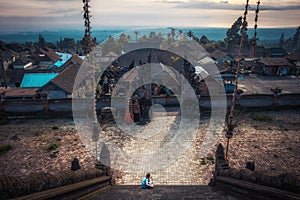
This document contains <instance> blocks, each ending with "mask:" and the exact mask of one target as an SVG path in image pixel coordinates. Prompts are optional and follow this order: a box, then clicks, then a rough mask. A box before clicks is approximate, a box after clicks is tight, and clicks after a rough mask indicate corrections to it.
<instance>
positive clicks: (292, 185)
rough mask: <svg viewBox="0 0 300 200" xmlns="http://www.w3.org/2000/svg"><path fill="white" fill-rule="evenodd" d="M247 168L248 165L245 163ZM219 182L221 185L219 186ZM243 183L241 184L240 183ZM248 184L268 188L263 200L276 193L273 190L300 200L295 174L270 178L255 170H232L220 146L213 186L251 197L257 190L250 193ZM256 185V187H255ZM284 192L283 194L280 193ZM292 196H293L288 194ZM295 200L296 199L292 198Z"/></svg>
mask: <svg viewBox="0 0 300 200" xmlns="http://www.w3.org/2000/svg"><path fill="white" fill-rule="evenodd" d="M245 166H246V163H245ZM219 177H221V178H219ZM222 177H226V178H227V179H226V183H225V184H224V181H222V180H221V179H222ZM218 181H219V182H220V184H218ZM239 181H241V182H239ZM245 181H246V182H248V183H250V184H252V188H256V189H257V188H260V187H262V186H268V187H265V188H264V191H263V192H262V194H263V195H266V196H265V197H262V198H263V199H268V197H267V195H268V194H271V193H274V190H272V188H276V189H279V190H277V191H276V192H278V194H280V195H282V196H285V195H286V193H285V192H284V191H287V192H291V193H292V196H294V195H293V194H295V196H296V197H295V198H296V199H298V198H299V199H300V195H299V194H300V178H299V177H296V176H294V175H293V174H289V173H283V174H280V175H278V176H269V175H266V174H263V173H261V172H256V171H255V170H253V171H251V170H249V169H234V168H230V166H229V164H228V162H226V160H225V156H224V148H223V146H222V144H219V145H218V148H217V151H216V163H215V171H214V178H213V179H212V180H211V183H210V184H211V185H213V186H215V185H217V186H218V185H219V186H220V187H221V188H223V189H225V190H228V189H229V188H231V189H230V190H231V191H240V192H239V193H240V194H243V193H244V194H245V193H247V195H251V193H254V191H255V189H254V190H253V191H249V188H245V187H244V185H245V184H244V182H245ZM226 184H227V185H230V187H227V186H226ZM253 185H254V186H253ZM234 187H235V188H238V189H234ZM243 190H245V191H246V190H247V191H246V192H243ZM280 191H282V192H280ZM258 193H259V191H257V193H256V194H253V197H254V196H255V197H257V195H258ZM287 195H289V196H290V195H291V194H287ZM292 199H294V198H292Z"/></svg>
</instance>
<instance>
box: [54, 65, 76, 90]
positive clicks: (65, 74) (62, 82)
mask: <svg viewBox="0 0 300 200" xmlns="http://www.w3.org/2000/svg"><path fill="white" fill-rule="evenodd" d="M79 68H80V65H78V64H72V65H70V66H69V67H67V68H66V69H65V70H63V71H62V72H61V73H60V74H59V75H58V76H56V77H55V78H54V79H53V80H51V82H50V83H49V84H51V83H53V84H55V85H56V86H58V87H60V88H61V89H63V90H64V91H66V92H68V93H69V94H72V91H73V85H74V82H75V79H76V75H77V72H78V70H79Z"/></svg>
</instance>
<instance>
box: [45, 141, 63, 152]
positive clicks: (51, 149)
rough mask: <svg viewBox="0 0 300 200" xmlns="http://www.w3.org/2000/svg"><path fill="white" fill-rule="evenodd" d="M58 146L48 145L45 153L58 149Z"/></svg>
mask: <svg viewBox="0 0 300 200" xmlns="http://www.w3.org/2000/svg"><path fill="white" fill-rule="evenodd" d="M59 146H60V145H59V144H55V143H53V144H50V145H49V146H48V147H47V151H48V152H50V151H54V150H56V149H58V148H59Z"/></svg>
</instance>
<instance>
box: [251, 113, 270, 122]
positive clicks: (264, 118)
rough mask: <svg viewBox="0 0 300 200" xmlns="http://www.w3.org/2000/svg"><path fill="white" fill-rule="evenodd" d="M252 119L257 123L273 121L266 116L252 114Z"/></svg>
mask: <svg viewBox="0 0 300 200" xmlns="http://www.w3.org/2000/svg"><path fill="white" fill-rule="evenodd" d="M252 119H253V120H255V121H259V122H271V121H273V119H272V118H271V117H269V116H267V115H263V114H254V115H253V116H252Z"/></svg>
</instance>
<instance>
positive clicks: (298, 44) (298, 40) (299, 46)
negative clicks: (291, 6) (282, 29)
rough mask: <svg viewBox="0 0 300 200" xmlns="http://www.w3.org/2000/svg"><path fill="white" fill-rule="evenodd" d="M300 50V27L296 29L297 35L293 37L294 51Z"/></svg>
mask: <svg viewBox="0 0 300 200" xmlns="http://www.w3.org/2000/svg"><path fill="white" fill-rule="evenodd" d="M297 50H300V26H299V27H298V28H297V29H296V33H295V35H294V36H293V51H297Z"/></svg>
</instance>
